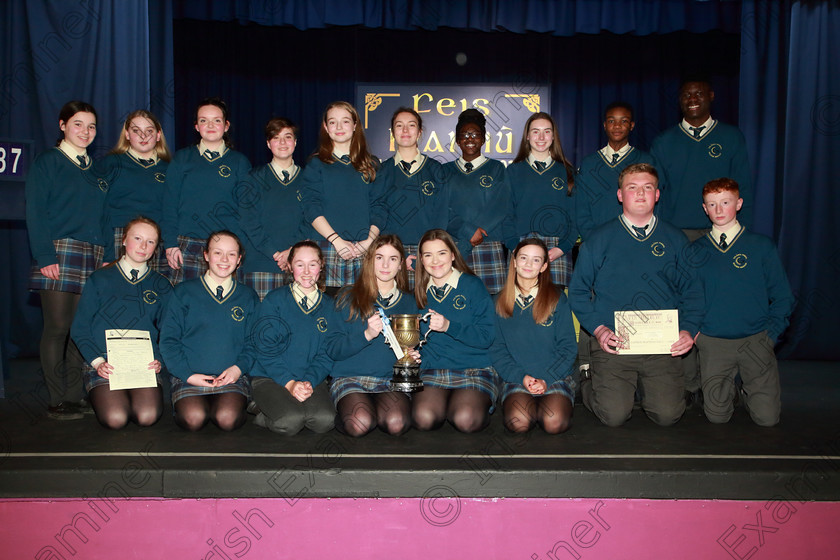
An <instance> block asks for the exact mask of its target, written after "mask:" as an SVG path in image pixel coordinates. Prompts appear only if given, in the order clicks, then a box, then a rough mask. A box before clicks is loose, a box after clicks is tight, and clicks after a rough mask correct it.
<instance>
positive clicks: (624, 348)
mask: <svg viewBox="0 0 840 560" xmlns="http://www.w3.org/2000/svg"><path fill="white" fill-rule="evenodd" d="M615 334H616V335H618V337H619V338H621V340H622V343H621V345H620V346H619V347H618V353H619V354H670V353H671V345H672V344H674V343H675V342H676V341H677V339H678V338H679V337H680V327H679V317H678V314H677V310H676V309H651V310H638V311H616V312H615Z"/></svg>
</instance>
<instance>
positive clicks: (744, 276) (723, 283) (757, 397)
mask: <svg viewBox="0 0 840 560" xmlns="http://www.w3.org/2000/svg"><path fill="white" fill-rule="evenodd" d="M742 204H743V199H741V198H740V193H739V189H738V183H737V182H735V181H734V180H732V179H728V178H721V179H715V180H713V181H709V182H708V183H706V185H705V186H704V187H703V210H705V212H706V214H707V215H708V216H709V219H710V220H711V221H712V230H711V231H710V232H709V233H707V234H706V235H704V236H703V237H701V238H700V239H698V240H697V241H695V242H694V244H693V245H692V249H693V250H694V253H695V256H696V257H697V258H696V259H692V260H693V261H695V262H697V263H702V265H701V266H698V267H697V273H698V276H699V279H700V280H701V282H702V284H703V289H704V292H705V296H706V315H705V318H704V319H703V322H702V323H701V326H700V334H699V336H698V337H697V349H698V351H699V355H700V381H701V384H702V387H703V395H704V397H705V400H704V403H703V410H704V411H705V413H706V417H707V418H708V419H709V421H711V422H714V423H716V424H720V423H725V422H728V421H729V418H730V417H731V416H732V412H733V410H734V408H735V405H734V397H735V375H736V374H737V373H740V374H741V380H742V381H743V390H744V393H745V394H746V395H745V402H744V404H745V405H746V407H747V410H748V411H749V413H750V416H751V417H752V419H753V421H754V422H755V423H756V424H758V425H760V426H774V425H776V424H778V423H779V413H780V410H781V401H780V392H781V391H780V388H779V368H778V366H777V364H776V356H775V354H774V352H773V347H774V346H775V344H776V340H777V339H778V338H779V335H781V334H782V332H783V331H784V330H785V328H786V327H787V325H788V321H789V319H790V314H791V312H792V310H793V304H794V299H793V294H792V293H791V290H790V285H789V284H788V280H787V276H786V275H785V271H784V269H783V268H782V262H781V260H780V259H779V254H778V252H777V251H776V247H775V246H774V245H773V242H772V241H771V240H770V239H769V238H767V237H765V236H763V235H760V234H758V233H753V232H751V231H747V229H746V228H745V227H744V226H742V225H741V224H739V223H738V219H737V216H738V211H739V210H740V209H741V206H742Z"/></svg>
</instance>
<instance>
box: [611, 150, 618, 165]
mask: <svg viewBox="0 0 840 560" xmlns="http://www.w3.org/2000/svg"><path fill="white" fill-rule="evenodd" d="M617 162H618V152H615V153H613V160H612V165H615V164H616V163H617Z"/></svg>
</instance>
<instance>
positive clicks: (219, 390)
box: [169, 373, 251, 404]
mask: <svg viewBox="0 0 840 560" xmlns="http://www.w3.org/2000/svg"><path fill="white" fill-rule="evenodd" d="M169 383H170V384H171V385H172V404H175V403H176V402H178V401H180V400H181V399H183V398H184V397H203V396H205V395H221V394H223V393H239V394H240V395H242V396H243V397H245V399H246V400H251V383H250V382H249V381H248V376H247V375H245V374H244V373H243V374H242V375H240V376H239V379H237V380H236V383H229V384H227V385H225V386H224V387H198V386H196V385H190V384H189V383H187V382H186V381H181V379H180V378H179V377H175V376H174V375H170V376H169Z"/></svg>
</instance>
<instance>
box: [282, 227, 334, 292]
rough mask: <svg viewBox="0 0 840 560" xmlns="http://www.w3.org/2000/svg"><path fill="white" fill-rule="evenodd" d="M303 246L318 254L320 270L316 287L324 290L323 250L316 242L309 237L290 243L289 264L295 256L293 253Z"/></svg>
mask: <svg viewBox="0 0 840 560" xmlns="http://www.w3.org/2000/svg"><path fill="white" fill-rule="evenodd" d="M305 247H308V248H310V249H312V250H314V251H315V253H316V254H317V255H318V260H319V261H320V263H321V272H320V273H319V274H318V281H317V283H316V285H317V286H318V289H319V290H321V291H322V292H323V291H324V290H326V278H325V277H324V275H325V271H324V253H323V251H321V247H319V246H318V244H317V243H315V242H314V241H312V240H311V239H305V240H303V241H298V242H297V243H295V244H294V245H292V248H291V249H289V259H288V260H289V266H291V265H292V261H293V260H294V258H295V253H296V252H297V251H298V250H300V249H303V248H305Z"/></svg>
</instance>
